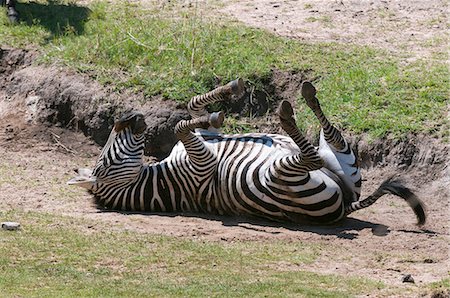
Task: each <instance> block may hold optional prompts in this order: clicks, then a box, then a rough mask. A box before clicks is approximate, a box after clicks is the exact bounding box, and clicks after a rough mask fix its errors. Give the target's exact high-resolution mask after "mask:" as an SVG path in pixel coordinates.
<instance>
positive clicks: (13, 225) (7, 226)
mask: <svg viewBox="0 0 450 298" xmlns="http://www.w3.org/2000/svg"><path fill="white" fill-rule="evenodd" d="M1 225H2V229H4V230H8V231H15V230H18V229H20V223H18V222H12V221H5V222H2V223H1Z"/></svg>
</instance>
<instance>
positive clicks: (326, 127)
mask: <svg viewBox="0 0 450 298" xmlns="http://www.w3.org/2000/svg"><path fill="white" fill-rule="evenodd" d="M301 93H302V96H303V97H304V98H305V100H306V104H307V105H308V106H309V107H310V108H311V110H312V111H313V112H314V114H315V115H316V117H317V119H318V120H319V122H320V125H321V126H322V128H323V134H324V137H325V140H326V141H327V143H329V144H331V145H333V146H334V147H335V148H336V149H337V150H338V151H341V150H345V149H346V147H347V142H346V141H345V139H344V137H342V134H341V132H340V131H339V130H338V129H337V128H336V127H334V126H333V125H332V124H331V123H330V121H328V119H327V117H325V114H324V113H323V111H322V108H321V107H320V103H319V100H318V99H317V97H316V88H314V86H313V84H311V83H310V82H307V81H306V82H303V84H302V89H301Z"/></svg>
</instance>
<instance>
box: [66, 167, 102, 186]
mask: <svg viewBox="0 0 450 298" xmlns="http://www.w3.org/2000/svg"><path fill="white" fill-rule="evenodd" d="M76 172H77V173H78V176H76V177H74V178H72V179H70V180H69V181H67V184H69V185H76V186H80V187H83V188H86V189H87V190H90V189H91V188H92V186H93V185H94V184H95V183H96V182H97V178H96V177H94V176H92V170H91V169H84V168H82V169H78V170H76Z"/></svg>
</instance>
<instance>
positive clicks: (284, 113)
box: [278, 100, 294, 121]
mask: <svg viewBox="0 0 450 298" xmlns="http://www.w3.org/2000/svg"><path fill="white" fill-rule="evenodd" d="M278 115H279V116H280V119H281V120H287V121H290V120H293V116H294V109H293V108H292V105H291V103H290V102H289V101H287V100H283V101H282V102H281V105H280V108H279V109H278Z"/></svg>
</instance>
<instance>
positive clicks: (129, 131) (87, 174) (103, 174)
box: [67, 112, 147, 191]
mask: <svg viewBox="0 0 450 298" xmlns="http://www.w3.org/2000/svg"><path fill="white" fill-rule="evenodd" d="M146 129H147V124H146V123H145V119H144V115H142V114H140V113H136V112H131V113H127V114H125V115H124V116H123V117H122V118H120V119H119V121H117V122H116V123H115V124H114V128H113V129H112V131H111V133H110V135H109V138H108V141H107V142H106V144H105V146H104V147H103V149H102V152H101V153H100V156H99V157H98V159H97V162H96V164H95V167H94V169H93V170H90V169H78V170H77V173H78V176H76V177H74V178H72V179H71V180H69V181H68V182H67V183H68V184H69V185H77V186H80V187H84V188H86V189H88V190H91V191H95V189H96V188H98V187H101V186H102V185H110V184H115V185H117V186H120V185H123V184H127V183H130V182H131V181H133V180H134V179H135V178H136V176H137V175H138V174H139V172H140V170H141V167H142V157H143V155H144V141H145V137H144V132H145V130H146Z"/></svg>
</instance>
